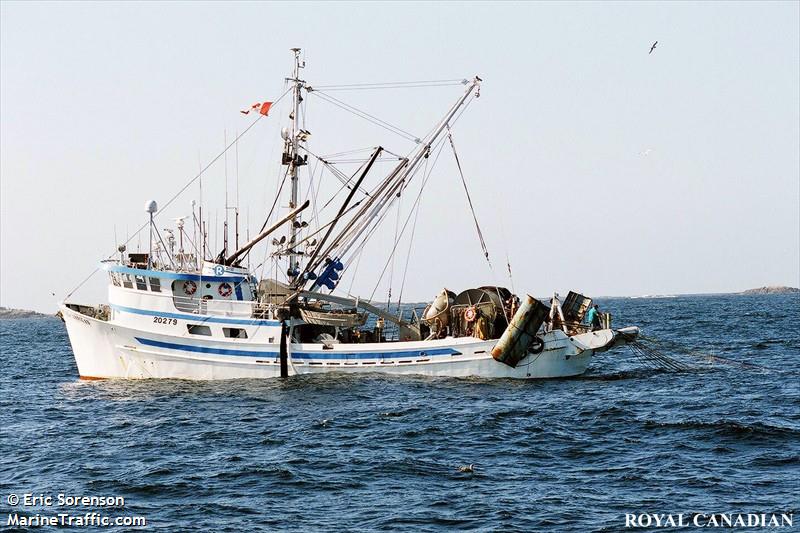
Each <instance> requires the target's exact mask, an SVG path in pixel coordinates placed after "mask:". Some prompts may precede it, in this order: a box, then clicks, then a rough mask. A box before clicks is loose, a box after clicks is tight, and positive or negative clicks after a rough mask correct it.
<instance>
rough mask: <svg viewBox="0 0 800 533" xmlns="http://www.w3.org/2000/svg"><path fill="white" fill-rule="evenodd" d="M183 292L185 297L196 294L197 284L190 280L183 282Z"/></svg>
mask: <svg viewBox="0 0 800 533" xmlns="http://www.w3.org/2000/svg"><path fill="white" fill-rule="evenodd" d="M183 292H184V294H186V295H187V296H191V295H192V294H194V293H195V292H197V284H196V283H195V282H194V281H192V280H187V281H184V282H183Z"/></svg>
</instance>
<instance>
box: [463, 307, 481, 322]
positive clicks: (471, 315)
mask: <svg viewBox="0 0 800 533" xmlns="http://www.w3.org/2000/svg"><path fill="white" fill-rule="evenodd" d="M477 317H478V310H477V309H475V307H467V309H466V310H465V311H464V320H466V321H467V322H472V321H473V320H475V319H476V318H477Z"/></svg>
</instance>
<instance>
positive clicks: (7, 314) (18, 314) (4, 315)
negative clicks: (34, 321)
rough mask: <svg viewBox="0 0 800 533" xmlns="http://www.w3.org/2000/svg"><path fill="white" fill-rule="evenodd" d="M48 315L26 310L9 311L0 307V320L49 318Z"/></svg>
mask: <svg viewBox="0 0 800 533" xmlns="http://www.w3.org/2000/svg"><path fill="white" fill-rule="evenodd" d="M49 317H50V315H45V314H43V313H38V312H36V311H28V310H27V309H10V308H8V307H0V320H4V319H12V318H49Z"/></svg>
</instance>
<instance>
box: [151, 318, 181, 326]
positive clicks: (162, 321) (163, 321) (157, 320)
mask: <svg viewBox="0 0 800 533" xmlns="http://www.w3.org/2000/svg"><path fill="white" fill-rule="evenodd" d="M153 322H154V323H156V324H166V325H172V326H177V325H178V319H177V318H167V317H163V316H154V317H153Z"/></svg>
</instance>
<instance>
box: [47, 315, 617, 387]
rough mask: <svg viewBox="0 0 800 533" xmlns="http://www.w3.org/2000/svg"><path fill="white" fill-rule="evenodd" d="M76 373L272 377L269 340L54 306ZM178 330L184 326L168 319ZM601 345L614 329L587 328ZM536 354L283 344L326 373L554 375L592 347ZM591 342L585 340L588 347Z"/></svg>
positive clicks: (571, 371)
mask: <svg viewBox="0 0 800 533" xmlns="http://www.w3.org/2000/svg"><path fill="white" fill-rule="evenodd" d="M61 311H62V314H63V317H64V321H65V323H66V327H67V331H68V333H69V338H70V342H71V344H72V350H73V352H74V354H75V361H76V363H77V366H78V373H79V374H80V376H81V377H82V378H84V379H92V378H95V379H104V378H122V379H147V378H161V379H193V380H213V379H238V378H275V377H279V376H280V360H279V349H280V346H279V344H277V343H264V342H254V341H253V340H250V339H246V340H245V339H211V338H209V339H199V338H196V337H191V338H189V337H187V336H185V335H183V336H181V335H171V334H164V333H160V332H154V331H149V330H148V329H146V328H138V327H130V326H128V325H122V324H119V323H115V322H114V321H108V322H106V321H102V320H97V319H94V318H91V317H88V316H86V315H84V314H81V313H78V312H76V311H73V310H72V309H70V308H68V307H66V306H62V307H61ZM176 325H177V326H178V327H180V328H184V330H185V325H184V324H180V323H178V324H176ZM586 335H592V336H593V338H595V339H597V341H598V342H602V345H603V347H606V346H607V345H608V344H609V342H611V339H613V338H614V333H613V332H612V331H611V330H603V331H598V332H594V333H591V334H586ZM544 340H545V346H544V350H543V351H542V352H541V353H540V354H535V355H527V356H526V357H525V358H524V359H522V360H521V361H520V362H519V364H518V365H517V366H516V367H515V368H512V367H510V366H508V365H505V364H503V363H500V362H498V361H496V360H495V359H494V358H492V356H491V353H490V352H491V349H492V347H493V346H494V345H495V344H496V342H497V341H496V340H488V341H484V340H480V339H476V338H471V337H468V338H445V339H439V340H432V341H412V342H390V343H373V344H336V345H334V346H333V348H332V349H325V348H324V347H323V345H321V344H296V343H290V344H289V345H288V371H289V372H288V373H289V375H298V374H320V373H329V372H345V373H355V372H361V373H368V372H379V373H385V374H395V375H424V376H449V377H470V376H474V377H482V378H519V379H533V378H559V377H569V376H577V375H580V374H582V373H584V372H585V371H586V369H587V367H588V366H589V362H590V360H591V357H592V355H593V353H594V350H593V349H587V345H586V344H585V343H583V344H582V343H581V342H577V340H578V337H574V338H572V339H571V338H570V337H567V335H566V334H564V333H563V332H562V331H558V330H557V331H552V332H549V333H547V334H545V336H544ZM595 344H596V343H594V344H593V346H594V345H595Z"/></svg>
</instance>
